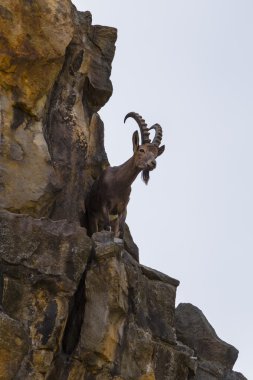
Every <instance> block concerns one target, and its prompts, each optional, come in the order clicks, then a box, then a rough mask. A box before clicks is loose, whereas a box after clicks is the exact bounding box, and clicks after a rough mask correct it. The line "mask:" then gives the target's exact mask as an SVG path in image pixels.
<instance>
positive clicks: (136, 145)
mask: <svg viewBox="0 0 253 380" xmlns="http://www.w3.org/2000/svg"><path fill="white" fill-rule="evenodd" d="M138 148H139V133H138V131H135V132H134V134H133V150H134V152H136V150H137V149H138Z"/></svg>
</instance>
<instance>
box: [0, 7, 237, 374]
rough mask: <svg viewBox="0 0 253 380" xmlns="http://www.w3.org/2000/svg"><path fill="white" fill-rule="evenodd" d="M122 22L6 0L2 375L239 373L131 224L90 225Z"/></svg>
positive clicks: (0, 62) (0, 178) (1, 134)
mask: <svg viewBox="0 0 253 380" xmlns="http://www.w3.org/2000/svg"><path fill="white" fill-rule="evenodd" d="M116 35H117V33H116V30H115V29H114V28H110V27H103V26H93V25H92V20H91V14H90V13H89V12H84V13H82V12H78V11H77V10H76V9H75V7H74V6H73V5H72V4H71V2H70V1H69V0H63V1H59V0H43V1H42V0H37V1H27V0H18V1H13V0H8V1H7V0H2V1H1V5H0V88H1V91H0V123H1V124H0V129H1V130H0V154H1V160H0V380H11V379H16V380H43V379H47V380H189V379H196V380H199V379H201V380H214V379H217V380H218V379H223V380H229V379H230V380H233V379H234V380H241V379H244V378H243V376H242V375H240V374H237V373H235V372H233V370H232V367H233V364H234V361H235V359H236V357H237V351H236V350H235V349H234V348H233V347H232V346H230V345H227V344H225V343H224V342H221V341H220V340H219V338H218V337H217V336H216V335H215V333H214V331H213V329H212V328H211V327H210V325H209V324H208V322H207V321H206V320H205V318H204V316H203V315H202V314H201V312H200V311H198V310H197V309H196V308H194V307H190V306H189V307H188V309H187V310H189V308H190V310H191V312H189V313H188V311H185V310H186V309H185V307H184V306H179V307H178V309H177V311H176V312H175V298H176V289H177V286H178V285H179V282H178V281H177V280H175V279H172V278H170V277H169V276H167V275H165V274H162V273H160V272H157V271H155V270H153V269H150V268H147V267H145V266H143V265H140V264H139V262H138V259H139V252H138V247H137V246H136V245H135V243H134V242H133V239H132V237H131V234H130V231H129V229H128V227H127V226H126V227H125V237H124V241H121V240H117V241H114V239H113V237H112V235H111V233H109V232H100V233H97V234H95V235H93V237H92V238H90V237H88V236H87V233H86V229H85V226H86V220H85V209H84V199H85V197H86V195H87V193H88V191H89V188H90V186H91V184H92V183H93V181H94V179H95V178H96V177H97V176H98V175H99V173H101V171H102V170H103V168H104V167H106V166H107V165H108V160H107V156H106V152H105V149H104V141H103V122H102V121H101V119H100V117H99V115H98V113H97V112H98V111H99V109H100V108H101V107H102V106H103V105H104V104H105V103H106V102H107V101H108V99H109V98H110V96H111V94H112V84H111V82H110V73H111V63H112V60H113V56H114V52H115V41H116ZM196 310H197V311H196ZM176 328H177V330H176ZM208 376H209V377H208Z"/></svg>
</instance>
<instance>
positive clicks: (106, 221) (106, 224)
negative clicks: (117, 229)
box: [102, 206, 112, 232]
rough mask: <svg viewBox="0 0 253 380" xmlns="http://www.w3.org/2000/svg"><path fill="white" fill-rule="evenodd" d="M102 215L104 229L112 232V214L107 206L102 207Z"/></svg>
mask: <svg viewBox="0 0 253 380" xmlns="http://www.w3.org/2000/svg"><path fill="white" fill-rule="evenodd" d="M102 215H103V229H104V230H105V231H110V232H111V230H112V228H111V224H110V216H109V211H108V209H107V207H106V206H104V207H103V208H102Z"/></svg>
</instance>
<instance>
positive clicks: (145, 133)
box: [124, 112, 151, 144]
mask: <svg viewBox="0 0 253 380" xmlns="http://www.w3.org/2000/svg"><path fill="white" fill-rule="evenodd" d="M129 117H132V118H133V119H134V120H135V121H136V122H137V124H138V125H139V127H140V131H141V142H142V144H147V143H150V141H151V140H150V138H149V129H148V128H147V124H146V122H145V120H144V119H143V118H142V116H141V115H139V114H138V113H136V112H129V113H128V114H127V115H126V116H125V119H124V123H125V122H126V119H127V118H129Z"/></svg>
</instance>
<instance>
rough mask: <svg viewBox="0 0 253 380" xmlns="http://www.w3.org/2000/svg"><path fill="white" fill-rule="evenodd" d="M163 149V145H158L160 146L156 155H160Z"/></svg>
mask: <svg viewBox="0 0 253 380" xmlns="http://www.w3.org/2000/svg"><path fill="white" fill-rule="evenodd" d="M164 150H165V145H162V146H160V148H159V149H158V155H157V157H158V156H161V154H162V153H163V152H164Z"/></svg>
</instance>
